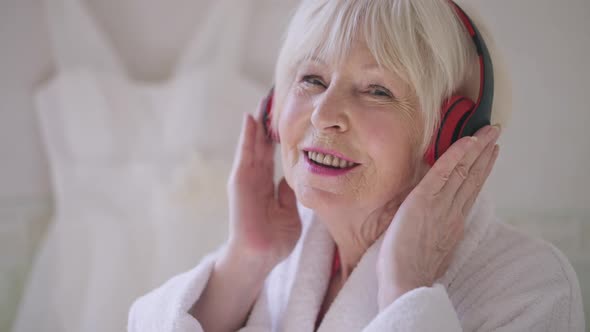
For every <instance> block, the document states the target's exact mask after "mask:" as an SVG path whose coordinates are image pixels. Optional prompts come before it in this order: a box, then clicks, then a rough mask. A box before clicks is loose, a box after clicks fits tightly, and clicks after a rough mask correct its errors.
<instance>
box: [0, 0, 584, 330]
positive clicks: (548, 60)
mask: <svg viewBox="0 0 590 332" xmlns="http://www.w3.org/2000/svg"><path fill="white" fill-rule="evenodd" d="M473 1H474V2H477V3H479V4H480V5H481V8H482V10H481V12H482V16H484V17H486V18H487V20H488V21H489V28H490V29H491V30H492V33H493V34H494V35H495V38H496V42H497V43H498V45H499V46H500V47H501V48H502V49H503V51H504V52H505V57H506V60H507V62H508V64H509V66H510V68H511V71H512V74H513V85H514V93H513V94H514V113H513V115H512V122H511V124H510V125H509V126H508V128H505V132H504V135H503V138H502V139H501V145H502V148H501V152H500V158H499V160H498V163H497V165H496V168H495V170H494V173H493V175H492V177H491V178H490V180H489V182H488V185H489V189H490V190H491V191H492V193H493V195H494V196H495V199H496V202H497V207H498V210H499V211H500V213H501V214H502V215H503V216H505V217H506V218H507V219H508V220H509V221H510V222H514V223H520V224H522V225H521V226H522V227H523V228H527V229H529V230H531V231H532V232H537V233H539V234H541V235H543V236H546V237H548V238H553V239H555V241H554V242H559V243H560V246H561V247H562V248H563V249H564V251H566V253H568V255H570V257H573V256H576V257H577V258H575V260H576V262H574V263H575V264H578V265H576V268H577V269H578V273H580V277H581V279H582V280H581V281H582V283H583V285H584V287H586V292H587V293H588V294H589V295H590V268H589V267H588V266H589V265H590V263H587V260H584V259H586V258H587V257H586V256H584V255H583V253H590V246H589V242H590V240H588V239H590V230H589V229H590V227H589V225H590V195H589V194H588V192H587V191H588V188H590V175H589V174H588V170H590V138H589V137H588V131H587V129H586V126H587V125H588V124H590V106H589V103H588V101H587V95H588V93H589V92H590V64H588V60H587V59H588V54H590V34H589V32H590V1H588V0H564V1H554V0H519V1H515V0H493V1H492V0H488V1H483V0H473ZM41 2H42V1H41V0H37V1H35V0H1V1H0V210H1V211H4V212H0V217H2V218H3V219H2V220H0V243H2V241H4V240H6V239H12V243H13V244H14V245H13V246H12V247H11V246H10V245H7V244H6V242H4V243H3V244H2V251H1V252H2V255H0V256H2V257H0V278H2V277H6V276H8V275H9V272H10V273H12V272H14V271H16V270H15V269H17V268H18V269H21V270H22V268H23V266H26V264H24V265H23V264H22V262H23V261H27V262H28V260H29V259H30V254H31V251H30V250H25V249H22V248H32V243H34V242H35V241H34V239H35V236H31V231H30V229H39V228H38V227H36V226H35V227H33V226H31V227H20V226H21V225H20V223H23V222H28V223H32V224H34V223H35V222H36V220H38V214H39V212H38V211H39V207H40V206H41V207H43V208H42V209H47V208H46V206H48V204H50V202H51V201H50V195H51V186H50V181H49V176H48V174H49V172H48V170H47V161H46V159H45V156H44V153H43V147H42V144H41V141H40V135H39V133H38V127H37V123H36V116H35V113H34V110H33V102H32V99H31V94H32V93H33V91H34V87H35V85H36V84H37V83H38V82H40V81H42V80H43V79H45V78H47V77H49V75H50V74H51V72H52V70H53V67H52V59H51V55H50V48H49V39H48V34H47V31H46V29H45V21H44V16H43V12H42V9H43V7H42V4H41ZM296 2H297V1H295V0H289V1H284V0H281V1H278V0H277V1H272V0H258V1H253V3H254V5H255V6H256V7H257V9H256V12H257V13H258V14H257V17H256V18H255V19H254V20H253V21H252V30H251V35H252V38H251V39H249V40H248V43H249V47H250V50H249V52H248V53H247V54H246V55H245V58H244V63H245V65H244V68H245V71H246V72H247V73H248V75H250V76H251V77H253V78H255V79H256V80H258V81H260V82H261V83H264V84H269V83H270V82H271V75H272V69H273V65H274V64H273V62H274V57H275V55H276V51H277V48H278V40H279V37H280V34H281V32H282V26H283V25H284V24H285V23H286V21H287V19H286V14H287V12H288V11H289V8H291V7H292V6H293V4H294V3H296ZM85 3H86V2H85ZM207 4H208V1H204V0H202V1H194V0H170V1H166V2H163V1H157V0H151V1H142V0H126V1H119V0H101V1H99V0H94V1H89V2H88V7H89V8H90V10H92V11H93V12H94V13H95V14H96V16H97V17H98V20H99V24H102V25H103V26H105V27H106V29H107V31H108V33H110V34H111V36H113V38H112V39H113V42H114V44H115V45H116V46H117V47H118V49H119V52H120V53H121V54H122V56H123V58H124V59H125V61H126V62H127V64H128V65H129V67H130V68H131V71H133V73H132V74H133V75H134V76H137V77H141V78H146V79H158V78H162V77H165V76H166V75H167V72H168V71H169V70H170V68H171V66H172V65H173V62H174V60H175V56H176V54H177V53H178V51H179V49H180V46H181V45H182V44H183V43H184V42H186V39H187V38H188V36H189V30H192V29H194V28H195V27H196V24H195V22H198V18H199V15H201V13H203V8H204V7H205V6H207ZM146 31H147V33H145V32H146ZM142 32H144V33H142ZM14 216H18V217H14ZM535 220H539V222H538V223H531V221H535ZM15 224H19V226H18V227H15ZM539 225H542V226H539ZM547 230H549V231H547ZM16 233H18V234H20V235H15V234H16ZM33 233H34V232H33ZM19 236H20V237H19ZM19 239H25V240H22V241H30V243H29V245H25V246H23V244H22V241H21V240H19ZM17 242H18V243H17ZM5 247H9V248H13V249H15V250H14V251H12V252H11V253H10V258H7V256H6V255H5V254H4V253H5V252H8V251H5V250H4V249H5ZM18 248H20V249H18ZM578 256H579V257H578ZM18 262H21V263H18ZM584 264H587V265H584ZM11 271H12V272H11ZM19 271H20V270H19ZM15 273H16V272H15ZM12 275H20V274H18V273H16V274H12ZM0 281H2V280H0ZM4 282H6V279H5V280H4ZM0 285H1V286H0V293H1V292H2V290H3V289H8V288H10V285H9V284H6V283H4V284H2V283H1V282H0ZM3 287H4V288H3ZM0 301H1V300H0ZM1 304H4V305H6V303H1ZM586 306H587V307H590V303H587V305H586ZM587 310H588V309H587ZM0 312H3V313H4V314H3V315H4V316H2V315H0V330H2V327H3V326H6V324H8V323H7V322H8V319H9V318H8V317H7V316H6V315H9V314H10V312H11V311H10V310H8V311H5V310H3V308H2V306H0ZM3 324H4V325H3Z"/></svg>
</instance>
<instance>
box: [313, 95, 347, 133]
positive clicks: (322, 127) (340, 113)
mask: <svg viewBox="0 0 590 332" xmlns="http://www.w3.org/2000/svg"><path fill="white" fill-rule="evenodd" d="M347 104H348V103H347V101H346V98H345V97H344V96H342V95H341V94H340V95H339V94H337V93H334V92H331V91H329V90H327V91H326V92H324V94H323V95H322V96H321V97H320V99H319V100H318V103H317V104H316V105H315V107H314V110H313V113H312V114H311V123H312V125H313V126H314V127H315V128H316V129H317V130H318V131H336V132H345V131H347V130H348V129H349V127H350V126H349V115H348V111H349V110H348V106H347Z"/></svg>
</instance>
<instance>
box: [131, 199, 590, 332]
mask: <svg viewBox="0 0 590 332" xmlns="http://www.w3.org/2000/svg"><path fill="white" fill-rule="evenodd" d="M300 212H301V217H302V222H303V232H302V236H301V238H300V240H299V242H298V244H297V246H296V247H295V249H294V250H293V252H292V253H291V255H290V256H289V257H288V258H287V259H286V260H284V261H283V262H282V263H281V264H279V265H277V266H276V267H275V269H274V270H273V271H272V272H271V273H270V274H269V276H268V277H267V279H266V281H265V284H264V287H263V290H262V292H261V293H260V295H259V297H258V299H257V301H256V303H255V304H254V307H253V309H252V312H251V314H250V317H249V318H248V321H247V323H246V325H245V326H244V327H243V328H242V329H240V330H239V331H241V332H271V331H273V332H274V331H280V332H283V331H285V332H308V331H309V332H311V331H314V326H315V321H316V317H317V314H318V312H319V309H320V306H321V304H322V301H323V296H324V294H325V291H326V289H327V286H328V278H329V276H330V273H331V263H332V257H333V252H334V242H333V241H332V239H331V237H330V235H329V233H328V232H327V229H326V228H325V227H324V225H323V224H322V222H321V221H319V220H317V218H316V217H315V216H314V214H313V212H312V211H311V210H308V209H305V208H303V207H301V208H300ZM381 239H382V238H380V239H379V240H378V241H376V242H375V243H374V244H373V245H372V246H371V247H370V248H369V249H368V250H367V251H366V252H365V254H364V255H363V257H362V258H361V260H360V261H359V263H358V265H357V266H356V268H355V269H354V270H353V271H352V273H351V275H350V277H349V279H348V280H347V281H346V283H345V284H344V286H343V288H342V289H341V290H340V292H339V293H338V295H337V297H336V298H335V300H334V302H333V303H332V305H331V306H330V308H329V310H328V312H327V313H326V314H325V316H324V318H323V320H322V322H321V325H320V326H319V328H318V330H317V331H320V332H332V331H337V332H348V331H350V332H352V331H364V332H382V331H413V332H423V331H552V332H554V331H559V332H568V331H572V332H574V331H575V332H582V331H584V324H585V322H584V314H583V308H582V299H581V292H580V286H579V283H578V280H577V277H576V274H575V272H574V270H573V269H572V266H571V265H570V263H569V262H568V260H567V258H566V257H565V256H564V255H563V254H562V253H561V252H560V251H559V250H558V249H556V248H555V247H554V246H553V245H551V244H549V243H547V242H544V241H541V240H538V239H534V238H531V237H528V236H526V235H524V234H522V233H520V232H518V231H516V230H515V229H513V228H512V227H510V226H508V225H505V224H502V223H500V222H498V221H497V220H496V217H495V215H494V213H493V207H492V205H491V204H490V202H489V199H487V198H485V194H484V193H482V194H480V196H479V198H478V200H477V201H476V204H475V205H474V207H473V209H472V211H471V213H470V215H469V217H468V218H467V221H466V231H465V237H464V239H463V240H462V242H461V243H460V244H459V246H458V248H457V251H456V253H455V256H454V258H453V261H452V263H451V265H450V267H449V269H448V270H447V272H446V273H445V274H444V275H443V276H442V277H441V278H440V279H438V280H437V281H436V282H435V284H434V285H433V286H432V287H421V288H417V289H414V290H412V291H410V292H408V293H406V294H404V295H402V296H401V297H400V298H398V299H397V300H395V301H394V302H393V303H391V304H390V305H389V306H388V307H387V308H385V309H384V310H383V311H381V312H379V308H378V305H377V291H378V288H377V278H376V274H375V266H376V265H375V264H376V260H377V255H378V252H379V247H380V245H381V242H382V241H381ZM216 254H217V253H213V254H210V255H208V256H206V257H205V258H204V259H203V260H202V261H201V262H200V263H199V265H197V266H196V267H195V268H194V269H193V270H191V271H188V272H186V273H183V274H180V275H178V276H176V277H174V278H172V279H170V280H169V281H168V282H166V283H165V284H164V285H162V286H161V287H159V288H157V289H155V290H153V291H152V292H150V293H148V294H146V295H144V296H143V297H141V298H139V299H138V300H136V302H135V303H134V304H133V306H132V307H131V310H130V312H129V325H128V330H129V331H130V332H166V331H174V332H189V331H190V332H197V331H199V332H200V331H203V329H202V327H201V325H200V324H199V322H198V321H197V320H196V319H194V318H193V317H192V316H191V315H189V314H188V313H187V311H188V310H189V308H190V307H191V306H192V304H193V303H195V301H197V299H198V298H199V296H200V294H201V292H202V291H203V289H204V287H205V286H206V283H207V280H208V278H209V276H210V274H211V271H212V268H213V265H214V262H215V256H216Z"/></svg>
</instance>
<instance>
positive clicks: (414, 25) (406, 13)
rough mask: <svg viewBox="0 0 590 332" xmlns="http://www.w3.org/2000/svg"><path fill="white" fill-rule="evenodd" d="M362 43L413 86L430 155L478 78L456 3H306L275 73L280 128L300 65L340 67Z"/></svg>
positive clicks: (422, 141)
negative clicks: (459, 98)
mask: <svg viewBox="0 0 590 332" xmlns="http://www.w3.org/2000/svg"><path fill="white" fill-rule="evenodd" d="M356 38H362V39H364V42H366V45H367V47H368V49H369V50H370V52H371V53H372V55H373V57H374V58H375V61H377V63H378V64H379V65H380V66H381V67H383V68H384V69H386V70H388V71H390V72H392V73H394V74H395V75H396V76H398V77H400V78H401V79H402V80H403V81H404V83H406V84H408V86H410V87H411V88H412V89H413V93H414V94H415V97H417V100H418V102H419V104H420V105H419V108H420V110H421V112H422V119H423V121H424V123H423V125H424V127H423V128H422V129H423V137H422V138H421V139H420V138H418V140H419V141H420V144H419V147H418V152H419V153H420V154H423V153H424V152H425V151H426V148H427V147H428V145H429V143H430V141H431V138H432V135H433V134H434V131H435V130H436V128H437V126H438V124H439V121H440V116H441V114H440V108H441V105H442V103H443V101H444V100H445V99H446V98H448V97H450V96H451V95H452V94H453V93H456V92H457V90H458V89H459V88H460V86H461V85H462V84H464V82H465V81H466V80H467V79H468V77H469V76H471V75H472V74H473V73H472V71H473V68H474V67H476V66H474V64H475V62H474V61H475V60H476V59H477V56H476V49H475V45H474V43H473V41H472V39H471V36H470V35H469V33H468V31H467V29H466V27H465V26H464V24H463V23H462V22H461V20H460V18H459V17H458V15H457V13H456V11H455V9H454V8H453V7H452V4H451V3H450V1H449V0H354V1H351V0H303V1H302V2H301V4H300V6H299V7H298V9H297V10H296V12H295V13H294V16H293V18H292V19H291V23H290V24H289V26H288V28H287V31H286V35H285V37H284V42H283V46H282V48H281V51H280V53H279V57H278V60H277V65H276V71H275V84H276V86H275V100H276V101H275V105H276V106H275V109H274V110H273V113H274V117H273V127H274V128H277V125H278V118H279V117H280V113H281V108H282V105H283V103H284V100H285V98H286V95H287V92H288V90H289V88H290V87H291V85H292V83H293V81H294V79H295V69H296V65H297V63H299V62H300V61H302V60H305V59H309V58H310V57H313V56H318V57H320V58H323V59H328V60H334V61H335V62H336V63H337V62H338V61H340V59H342V58H343V57H344V56H345V55H346V53H347V52H348V51H349V50H350V48H351V45H352V43H353V41H354V40H355V39H356Z"/></svg>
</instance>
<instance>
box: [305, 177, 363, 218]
mask: <svg viewBox="0 0 590 332" xmlns="http://www.w3.org/2000/svg"><path fill="white" fill-rule="evenodd" d="M296 195H297V200H298V201H299V203H301V204H302V205H303V206H305V207H307V208H309V209H312V210H314V211H318V212H319V211H321V210H323V209H333V208H339V207H344V206H350V204H351V203H352V202H351V199H350V196H349V195H346V194H342V193H335V192H333V191H330V190H326V189H323V188H318V187H313V186H310V185H304V184H302V185H299V186H298V190H297V191H296Z"/></svg>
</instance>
